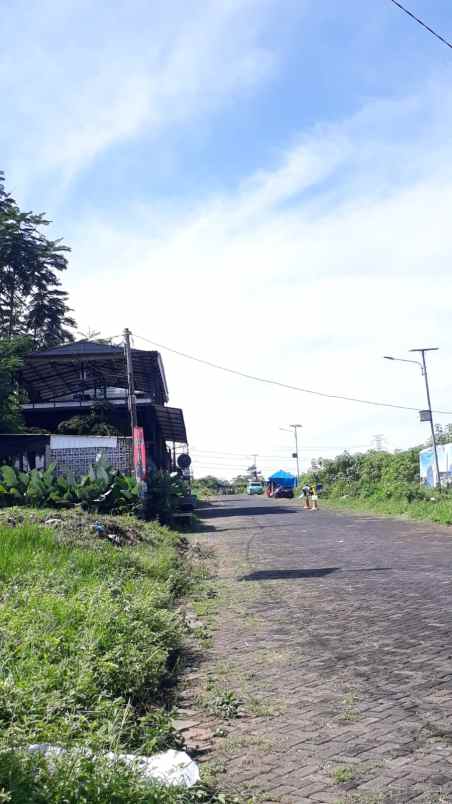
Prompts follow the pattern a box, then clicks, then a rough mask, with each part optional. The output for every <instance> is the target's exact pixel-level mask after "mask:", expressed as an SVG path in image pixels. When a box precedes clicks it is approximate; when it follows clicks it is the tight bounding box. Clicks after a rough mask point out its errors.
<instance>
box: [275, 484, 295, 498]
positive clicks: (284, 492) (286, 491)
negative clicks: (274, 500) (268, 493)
mask: <svg viewBox="0 0 452 804" xmlns="http://www.w3.org/2000/svg"><path fill="white" fill-rule="evenodd" d="M293 496H294V494H293V488H287V486H286V487H284V486H278V488H276V489H275V491H274V492H273V497H280V498H281V497H285V498H286V499H289V500H292V499H293Z"/></svg>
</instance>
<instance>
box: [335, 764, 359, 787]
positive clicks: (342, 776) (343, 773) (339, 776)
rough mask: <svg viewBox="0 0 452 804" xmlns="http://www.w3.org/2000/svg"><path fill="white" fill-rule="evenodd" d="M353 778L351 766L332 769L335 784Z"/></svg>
mask: <svg viewBox="0 0 452 804" xmlns="http://www.w3.org/2000/svg"><path fill="white" fill-rule="evenodd" d="M354 778H355V775H354V773H353V770H352V768H336V770H335V771H334V781H335V782H336V784H345V783H346V782H351V781H353V779H354Z"/></svg>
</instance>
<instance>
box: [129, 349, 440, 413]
mask: <svg viewBox="0 0 452 804" xmlns="http://www.w3.org/2000/svg"><path fill="white" fill-rule="evenodd" d="M135 337H137V338H140V339H141V340H142V341H146V343H150V344H151V345H152V346H156V347H157V348H158V349H164V350H165V351H166V352H171V353H172V354H174V355H178V356H179V357H185V358H186V359H187V360H193V361H194V362H195V363H201V364H202V365H204V366H209V367H210V368H214V369H218V371H225V372H226V373H227V374H235V375H236V376H238V377H244V378H245V379H246V380H254V381H255V382H262V383H265V384H266V385H276V386H278V388H288V389H289V391H298V392H299V393H302V394H310V395H311V396H321V397H325V398H326V399H340V400H342V401H345V402H356V403H358V404H360V405H373V406H374V407H379V408H395V409H397V410H412V411H416V412H417V411H418V410H419V408H418V407H416V408H413V407H410V406H408V405H396V404H394V403H392V402H375V401H373V400H370V399H357V398H356V397H353V396H343V395H341V394H327V393H325V392H323V391H313V390H312V389H311V388H300V387H299V386H297V385H288V384H287V383H284V382H279V381H278V380H269V379H267V378H265V377H256V376H255V375H253V374H246V373H245V372H244V371H238V370H237V369H231V368H227V367H226V366H220V365H219V364H218V363H212V362H211V361H210V360H204V359H203V358H201V357H195V356H194V355H189V354H187V353H186V352H180V351H179V350H178V349H172V348H171V347H170V346H165V345H164V344H162V343H157V341H151V340H150V339H149V338H145V337H144V336H143V335H136V336H135ZM433 413H439V414H444V415H447V416H452V411H450V410H434V411H433Z"/></svg>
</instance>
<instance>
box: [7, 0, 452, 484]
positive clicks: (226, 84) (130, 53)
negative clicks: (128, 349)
mask: <svg viewBox="0 0 452 804" xmlns="http://www.w3.org/2000/svg"><path fill="white" fill-rule="evenodd" d="M410 8H411V9H412V10H413V11H414V12H415V13H417V14H418V15H419V16H421V17H423V18H425V19H426V20H427V22H428V23H429V24H430V25H431V26H432V27H435V28H437V29H438V30H440V31H442V32H443V33H444V34H445V35H446V36H449V37H451V36H452V13H451V10H450V4H449V2H446V0H436V1H435V3H434V4H432V3H429V2H427V0H410ZM0 26H1V29H2V42H3V44H4V47H3V49H2V53H1V55H0V92H1V96H2V121H1V123H0V146H1V153H2V156H3V159H2V167H3V169H4V170H5V172H6V176H7V185H8V188H9V189H10V190H11V191H12V192H13V193H14V194H15V195H16V197H17V198H18V200H19V201H20V203H21V204H22V205H23V206H25V207H27V208H33V209H36V210H41V209H43V210H46V211H47V213H48V214H49V216H50V217H51V218H52V220H53V221H54V224H53V231H54V233H55V235H61V236H63V237H64V238H65V240H66V242H68V244H69V245H71V246H72V248H73V254H72V259H71V267H70V271H68V274H67V277H66V285H67V287H68V289H69V290H70V292H71V298H72V301H73V305H74V307H75V311H76V315H77V319H78V321H79V323H80V327H81V329H86V328H88V327H91V328H94V329H102V331H104V332H105V334H116V332H117V331H120V330H121V329H122V328H123V327H124V326H127V325H128V326H130V327H131V329H132V330H134V331H135V332H137V333H139V334H142V335H145V336H147V337H149V338H151V339H154V340H156V341H160V342H161V343H166V344H168V345H173V346H175V347H176V348H180V349H182V350H185V351H187V352H192V353H194V354H198V355H201V356H205V357H206V358H207V359H210V360H218V362H222V363H224V364H229V365H232V366H235V367H237V368H239V369H242V370H245V371H249V372H250V373H256V374H262V375H264V376H273V377H275V378H276V379H281V380H283V381H286V382H290V383H293V384H296V385H302V386H306V387H312V388H319V389H321V390H326V391H329V390H332V391H337V392H339V393H350V394H356V395H358V396H361V397H362V396H365V397H370V398H375V399H383V398H384V399H387V400H388V401H394V402H400V403H402V404H403V403H406V404H414V405H415V406H416V405H417V404H419V406H420V407H422V406H423V404H424V402H423V392H422V385H421V383H420V378H419V377H418V376H417V375H416V373H415V369H414V367H413V372H414V373H412V372H411V369H410V368H409V367H408V368H406V367H403V366H401V364H400V366H399V367H397V366H393V365H390V364H388V363H386V362H383V361H381V355H382V354H384V353H386V352H388V351H396V352H400V353H404V352H405V351H406V349H408V348H409V347H410V346H413V345H414V346H416V345H418V341H419V338H421V340H422V339H427V340H429V341H430V340H432V339H433V340H434V341H435V343H434V345H438V346H441V352H440V353H438V355H437V356H435V358H432V361H433V365H432V379H433V380H434V389H435V396H436V406H437V407H441V408H442V409H446V410H448V409H452V400H451V402H450V403H449V402H448V400H449V399H450V398H451V394H450V392H451V390H452V387H451V383H450V381H449V380H448V374H449V370H448V366H449V357H450V348H451V344H450V336H449V330H448V327H447V323H448V320H449V311H448V298H449V297H450V280H449V276H450V260H451V257H452V234H450V232H449V230H450V224H449V217H450V202H451V200H452V199H451V196H452V183H451V182H452V168H451V165H452V160H451V157H452V153H451V151H452V146H451V143H450V134H449V132H450V127H451V122H452V92H451V89H450V86H451V77H452V52H451V51H450V50H448V49H447V48H446V47H445V46H444V45H442V44H441V43H440V42H438V41H437V40H435V39H434V38H433V37H432V36H430V35H429V34H427V33H426V32H425V31H423V30H422V29H421V28H420V27H419V26H418V25H417V24H416V23H414V22H413V21H412V20H410V19H409V18H408V17H407V16H406V15H404V14H402V13H401V12H400V11H399V10H398V9H397V8H396V7H395V6H394V5H393V4H392V3H391V2H390V1H389V0H375V1H374V2H373V3H366V4H364V3H362V2H361V1H360V2H358V1H357V0H349V1H348V2H344V3H341V4H339V3H337V2H335V0H316V2H314V1H313V0H298V2H296V1H295V0H293V1H292V0H279V2H276V0H224V1H221V0H216V2H207V1H206V0H198V1H196V0H194V2H192V3H190V4H187V3H181V2H179V1H178V0H169V2H166V3H164V4H163V3H158V2H152V1H150V0H129V1H128V2H127V3H126V2H113V3H109V4H107V3H103V2H99V3H96V4H95V8H93V4H92V3H88V2H83V1H82V2H71V0H61V1H60V2H56V0H44V2H40V3H39V4H38V3H33V2H31V3H30V2H16V3H14V4H10V5H9V7H7V8H6V9H4V10H3V12H2V20H1V23H0ZM137 345H138V341H137ZM142 345H143V344H142ZM164 358H165V362H166V365H167V373H168V379H169V384H170V389H171V390H172V401H173V402H174V403H175V404H181V405H182V406H183V407H184V409H185V410H186V416H187V423H188V426H189V431H190V440H191V442H192V444H193V446H194V448H195V449H198V450H199V461H198V465H197V468H198V470H199V471H203V470H206V471H207V469H209V468H211V469H212V470H214V465H215V461H217V462H218V464H221V463H222V461H221V456H222V453H225V454H226V453H227V452H234V453H235V452H237V453H238V452H244V453H247V452H248V451H249V452H254V451H256V452H258V453H259V452H261V454H262V455H273V454H274V455H279V454H282V453H281V450H283V452H284V454H286V449H287V444H286V442H285V440H284V439H285V436H284V434H283V433H282V432H281V431H280V430H279V426H280V425H281V426H283V425H284V424H285V423H286V422H288V421H291V420H292V419H293V418H296V419H297V420H299V421H303V422H305V431H306V434H305V436H304V440H305V443H306V445H312V448H313V450H316V449H317V447H319V454H321V453H323V454H326V452H330V450H329V445H332V446H335V445H339V446H341V445H342V446H344V447H345V446H352V445H355V444H367V443H370V440H371V438H372V434H374V433H380V432H383V433H385V435H386V438H387V441H388V444H389V445H390V446H391V447H394V446H404V445H406V444H410V443H415V442H416V441H420V440H421V439H422V438H423V437H424V435H425V430H424V429H423V426H421V425H419V424H418V423H417V421H416V416H415V414H410V413H407V414H404V413H396V412H393V411H390V410H388V411H384V410H380V409H372V408H362V407H358V406H350V405H346V404H345V403H337V404H333V403H331V402H318V403H315V402H313V400H312V399H311V398H307V397H303V396H302V395H297V394H294V393H291V392H282V391H280V390H276V389H275V390H271V389H267V388H265V387H264V386H256V385H253V384H251V383H247V382H245V381H243V380H237V379H233V378H229V377H227V376H226V375H221V374H215V373H212V372H210V371H208V370H207V369H203V368H201V367H196V366H195V365H194V364H189V363H186V362H184V361H183V360H181V359H180V358H177V357H175V356H171V355H169V354H166V355H165V354H164ZM399 369H400V370H399ZM450 418H451V420H452V416H451V417H450ZM441 420H442V421H445V420H447V417H443V418H442V419H441ZM219 422H221V426H220V427H219ZM212 444H214V447H212ZM324 446H325V447H328V449H326V448H324ZM320 448H322V449H320ZM195 449H194V452H195ZM209 449H216V450H217V451H218V453H219V454H218V456H215V457H214V459H213V460H207V459H206V456H208V454H209V453H207V450H209ZM202 450H206V452H205V453H203V452H201V451H202ZM333 452H334V450H333ZM312 454H313V453H311V452H310V451H309V450H308V449H306V452H305V455H304V459H305V462H306V461H308V460H309V458H310V457H311V455H312ZM203 456H204V457H203ZM229 460H231V461H232V463H233V465H230V464H229V463H228V461H229ZM203 461H204V462H203ZM266 461H267V459H265V461H264V460H262V465H263V468H264V469H268V470H270V469H271V468H279V466H278V467H274V466H273V463H274V462H273V460H272V459H269V460H268V461H267V462H266ZM245 462H246V459H245ZM241 466H242V461H241V459H240V460H239V458H238V456H237V461H235V458H234V459H233V458H232V457H230V458H228V457H225V461H224V472H223V473H224V474H231V473H233V472H234V471H235V470H239V469H240V468H241ZM221 468H222V467H221V466H219V467H218V469H219V470H220V469H221ZM285 468H290V463H289V465H287V464H286V465H285Z"/></svg>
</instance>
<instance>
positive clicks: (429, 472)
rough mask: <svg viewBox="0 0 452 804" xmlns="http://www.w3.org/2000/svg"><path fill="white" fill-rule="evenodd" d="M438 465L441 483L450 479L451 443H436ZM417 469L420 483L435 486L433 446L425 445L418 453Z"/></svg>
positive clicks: (451, 476)
mask: <svg viewBox="0 0 452 804" xmlns="http://www.w3.org/2000/svg"><path fill="white" fill-rule="evenodd" d="M437 452H438V465H439V476H440V480H441V485H443V486H444V485H447V484H448V483H450V482H451V481H452V444H438V445H437ZM419 471H420V476H421V483H424V485H426V486H432V487H433V486H435V480H436V468H435V457H434V455H433V448H432V447H427V448H426V449H423V450H421V451H420V453H419Z"/></svg>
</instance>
